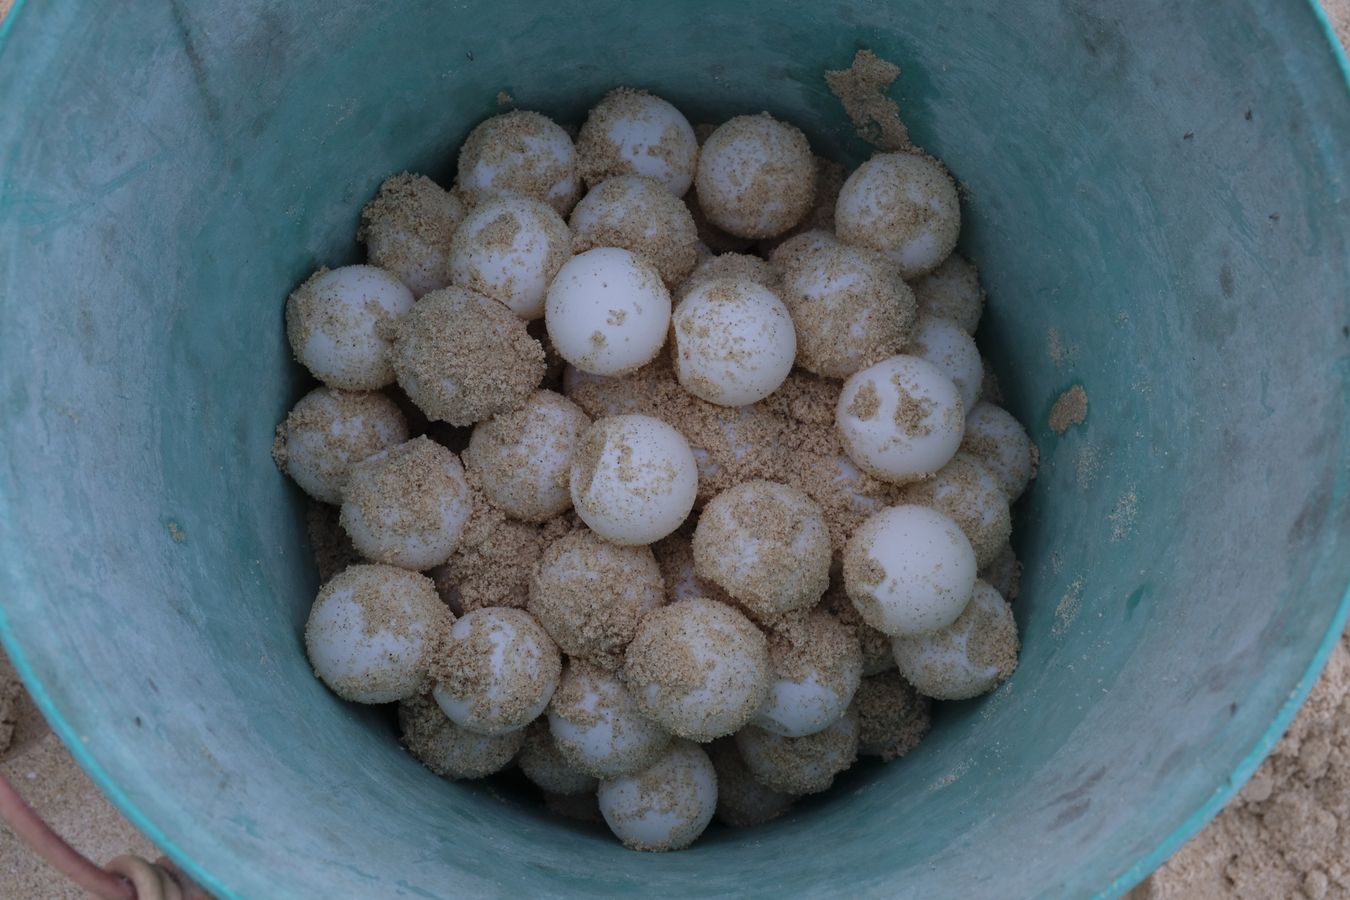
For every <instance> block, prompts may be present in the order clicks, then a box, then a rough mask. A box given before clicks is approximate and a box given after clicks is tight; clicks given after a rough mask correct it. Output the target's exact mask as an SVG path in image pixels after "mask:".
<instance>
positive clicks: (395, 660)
mask: <svg viewBox="0 0 1350 900" xmlns="http://www.w3.org/2000/svg"><path fill="white" fill-rule="evenodd" d="M451 618H452V616H451V614H450V611H449V610H448V609H446V608H445V606H444V604H442V603H441V601H440V597H438V596H437V594H436V586H435V585H434V584H433V583H432V581H431V579H430V578H426V577H425V576H422V575H419V574H417V573H416V572H408V571H405V570H403V569H396V568H394V567H393V566H383V565H356V566H349V567H348V568H346V569H344V570H342V571H341V572H339V573H338V574H337V575H335V576H334V577H333V578H332V579H330V580H329V581H328V583H327V584H325V585H324V586H323V587H322V588H321V589H320V590H319V596H318V597H317V598H316V599H315V601H314V606H313V607H312V608H311V609H310V612H309V621H308V622H307V623H306V625H305V650H306V652H307V653H308V654H309V661H310V665H312V666H313V667H314V672H315V674H317V675H318V676H319V678H320V679H322V680H323V683H324V684H326V685H328V687H329V688H330V689H332V691H333V692H334V693H335V694H337V695H338V696H339V697H342V698H343V699H344V700H354V701H356V702H357V703H389V702H391V701H393V700H402V699H404V698H405V697H411V696H412V695H413V694H415V693H417V692H418V691H419V690H421V689H422V686H423V684H424V683H425V681H426V679H427V675H428V671H429V666H430V663H431V659H430V657H431V654H432V652H433V651H434V650H435V648H436V645H437V642H438V641H439V640H440V638H441V633H442V632H443V631H444V629H445V628H446V627H447V626H448V625H449V622H450V619H451Z"/></svg>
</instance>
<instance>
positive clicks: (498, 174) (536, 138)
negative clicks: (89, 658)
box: [455, 109, 581, 216]
mask: <svg viewBox="0 0 1350 900" xmlns="http://www.w3.org/2000/svg"><path fill="white" fill-rule="evenodd" d="M455 181H456V183H457V184H458V185H459V187H460V189H461V190H463V191H464V193H465V194H466V195H467V197H468V199H469V200H470V202H471V203H475V204H476V203H481V202H482V201H483V200H484V199H486V198H488V197H491V196H493V195H495V194H503V193H511V194H520V195H522V196H525V197H530V198H532V199H534V200H542V201H543V202H545V203H547V204H548V205H549V206H551V207H553V208H554V209H555V210H556V211H557V212H558V215H560V216H565V215H567V214H568V213H569V212H571V210H572V206H573V205H574V204H575V203H576V202H577V197H578V196H579V195H580V194H581V182H580V179H578V178H577V154H576V148H575V147H573V146H572V138H571V137H569V136H568V134H567V132H566V131H563V129H562V127H561V126H559V125H558V124H557V123H556V122H554V121H553V120H552V119H549V118H548V117H547V116H543V115H540V114H539V113H537V112H530V111H528V110H519V109H518V110H512V111H511V112H508V113H503V114H502V115H499V116H493V117H492V118H490V119H487V120H486V121H483V122H480V123H479V124H478V125H476V126H475V127H474V129H473V131H470V132H469V136H468V137H467V138H465V139H464V145H463V146H462V147H460V148H459V170H458V176H457V177H456V179H455Z"/></svg>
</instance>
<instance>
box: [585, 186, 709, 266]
mask: <svg viewBox="0 0 1350 900" xmlns="http://www.w3.org/2000/svg"><path fill="white" fill-rule="evenodd" d="M568 224H569V225H570V226H571V229H572V249H573V251H575V252H577V253H584V252H585V251H587V250H592V249H594V248H596V247H622V248H623V249H625V250H631V251H632V252H633V253H638V254H641V255H642V256H643V257H645V258H646V259H647V260H648V261H650V262H651V263H652V264H653V265H655V266H656V270H657V271H658V272H660V273H661V279H662V280H663V281H664V282H665V283H666V285H667V286H668V287H673V286H674V285H676V284H679V283H680V282H681V281H683V280H684V279H685V278H686V277H688V275H689V273H690V272H692V271H693V270H694V266H695V265H697V264H698V249H697V245H698V229H697V228H696V227H695V225H694V217H693V216H692V215H690V213H689V208H688V207H686V206H685V205H684V203H683V202H681V200H680V199H679V198H678V197H676V196H674V195H672V194H671V193H670V192H669V191H667V190H666V189H665V188H663V187H662V186H661V185H660V184H659V183H658V182H656V181H653V180H652V179H650V178H643V177H641V176H638V175H618V176H615V177H614V178H609V179H606V180H605V181H602V182H600V183H599V184H597V185H596V186H595V187H593V188H591V190H590V192H589V193H587V194H586V196H585V197H582V198H581V202H580V203H578V204H577V205H576V208H575V209H573V210H572V216H571V218H570V219H569V220H568Z"/></svg>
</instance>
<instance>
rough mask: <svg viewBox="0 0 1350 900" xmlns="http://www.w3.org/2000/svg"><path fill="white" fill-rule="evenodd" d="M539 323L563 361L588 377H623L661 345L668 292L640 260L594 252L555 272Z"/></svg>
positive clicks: (613, 251)
mask: <svg viewBox="0 0 1350 900" xmlns="http://www.w3.org/2000/svg"><path fill="white" fill-rule="evenodd" d="M544 321H545V323H546V324H547V325H548V336H549V338H550V339H551V340H552V341H553V346H554V347H555V348H557V350H558V353H559V354H560V355H561V356H562V358H563V359H565V360H567V361H568V362H569V363H571V364H572V365H574V366H576V367H577V368H578V369H581V370H582V371H584V372H589V373H591V374H593V375H625V374H627V373H629V372H632V371H635V370H636V369H639V368H641V367H642V366H644V365H646V364H647V363H649V362H651V361H652V359H654V358H655V357H656V355H657V354H658V353H659V352H660V351H661V347H662V346H664V345H665V342H666V330H667V329H668V328H669V326H670V292H669V291H667V290H666V286H665V284H664V283H662V281H661V274H660V272H659V271H658V270H657V268H656V266H655V265H653V264H652V263H651V262H650V261H649V260H647V259H646V258H645V257H643V256H639V255H637V254H635V253H632V252H631V251H628V250H624V249H622V248H620V247H597V248H595V249H594V250H587V251H586V252H584V253H578V254H577V255H576V256H574V257H572V258H571V259H570V260H568V261H567V262H566V263H565V264H564V265H563V267H562V268H561V269H560V270H559V271H558V275H557V277H555V278H554V279H553V283H552V284H550V285H549V289H548V295H547V298H546V300H545V303H544Z"/></svg>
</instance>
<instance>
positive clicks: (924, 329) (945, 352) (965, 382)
mask: <svg viewBox="0 0 1350 900" xmlns="http://www.w3.org/2000/svg"><path fill="white" fill-rule="evenodd" d="M905 353H907V354H909V355H910V356H917V357H918V358H919V359H926V360H928V361H929V362H930V363H932V364H933V365H935V366H937V367H938V370H939V371H940V372H942V374H943V375H946V376H947V377H948V378H950V379H951V380H952V384H955V385H956V390H957V393H959V394H960V395H961V407H962V409H965V410H966V411H967V412H969V411H970V410H972V409H974V408H975V403H976V402H977V401H978V400H979V399H980V390H981V388H982V387H983V385H984V360H982V359H981V358H980V350H979V348H978V347H976V346H975V339H974V338H972V337H971V336H970V335H969V334H968V333H966V332H965V331H963V330H962V329H961V327H960V326H959V325H957V324H956V323H955V322H953V321H951V320H950V319H941V318H937V317H934V316H920V317H919V321H918V322H917V323H916V324H915V326H914V332H913V333H912V334H911V335H910V338H909V343H907V344H906V345H905Z"/></svg>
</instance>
